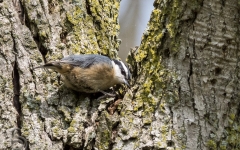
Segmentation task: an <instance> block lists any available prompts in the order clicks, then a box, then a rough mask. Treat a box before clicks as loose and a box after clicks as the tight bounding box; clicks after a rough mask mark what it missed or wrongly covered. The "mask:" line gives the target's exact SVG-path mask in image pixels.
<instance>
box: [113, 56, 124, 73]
mask: <svg viewBox="0 0 240 150" xmlns="http://www.w3.org/2000/svg"><path fill="white" fill-rule="evenodd" d="M113 61H114V63H115V64H116V65H118V66H119V68H120V70H121V74H122V75H124V76H126V75H127V73H126V71H125V69H124V68H123V66H122V64H121V63H120V61H118V60H115V59H113Z"/></svg>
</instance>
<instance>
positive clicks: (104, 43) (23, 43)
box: [0, 0, 119, 149]
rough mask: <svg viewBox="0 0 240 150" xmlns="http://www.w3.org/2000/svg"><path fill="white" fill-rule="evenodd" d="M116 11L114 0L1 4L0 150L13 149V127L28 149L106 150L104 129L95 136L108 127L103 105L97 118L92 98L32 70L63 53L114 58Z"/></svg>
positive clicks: (9, 1) (8, 0)
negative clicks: (26, 143)
mask: <svg viewBox="0 0 240 150" xmlns="http://www.w3.org/2000/svg"><path fill="white" fill-rule="evenodd" d="M118 10H119V0H99V1H98V0H73V1H72V0H63V1H61V0H60V1H58V0H1V1H0V24H1V25H0V32H1V35H0V45H1V49H0V64H1V66H0V68H1V70H0V71H1V74H0V84H1V86H0V88H1V90H0V99H1V103H0V104H1V111H0V112H1V113H0V114H1V119H0V122H1V123H0V126H1V129H0V135H1V136H0V149H12V148H13V147H12V146H13V144H14V143H13V140H12V139H13V137H12V133H11V132H12V129H14V128H20V129H21V134H20V135H18V139H20V137H21V136H22V137H24V138H26V139H27V140H28V145H29V146H28V147H29V149H73V148H79V149H81V148H83V147H85V148H87V149H92V147H93V146H94V147H96V148H97V149H102V148H101V147H103V148H108V147H109V145H110V144H109V143H108V142H111V141H110V140H109V139H107V142H105V143H103V142H102V141H103V140H105V139H104V138H103V137H104V136H110V130H109V131H108V132H104V133H102V132H100V131H101V129H108V128H110V127H111V126H110V125H109V126H108V125H106V123H108V124H109V122H107V121H108V119H110V118H111V116H109V115H108V114H107V111H106V109H105V107H104V106H105V105H106V104H101V106H102V108H104V109H102V110H103V112H102V113H101V111H99V110H98V106H99V103H100V102H99V101H96V100H95V101H92V99H91V100H90V99H89V98H88V97H89V96H91V95H83V94H79V93H76V92H74V91H71V90H68V89H67V88H65V87H63V86H62V83H61V82H60V81H59V79H58V76H57V74H56V73H55V72H51V71H46V70H41V69H39V70H33V67H36V66H38V65H42V64H44V61H45V62H46V61H50V60H58V59H60V58H62V57H63V56H65V55H69V54H79V53H99V54H100V53H101V54H103V55H108V56H110V57H116V54H117V49H118V47H119V40H118V39H117V36H118V34H119V24H118ZM99 118H102V121H99ZM110 120H111V119H110ZM96 122H99V123H98V125H97V123H96ZM113 122H114V121H113ZM98 131H99V132H98ZM102 136H103V137H102Z"/></svg>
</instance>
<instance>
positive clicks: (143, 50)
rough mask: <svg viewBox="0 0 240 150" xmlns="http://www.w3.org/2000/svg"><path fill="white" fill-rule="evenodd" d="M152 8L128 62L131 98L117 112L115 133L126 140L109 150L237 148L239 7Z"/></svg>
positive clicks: (169, 4)
mask: <svg viewBox="0 0 240 150" xmlns="http://www.w3.org/2000/svg"><path fill="white" fill-rule="evenodd" d="M154 6H155V9H154V10H153V12H152V16H151V19H150V22H149V25H148V30H147V31H146V32H145V33H144V35H143V39H142V44H141V46H140V47H139V49H138V52H137V53H136V54H135V55H136V56H135V57H134V59H133V58H132V57H129V62H131V64H132V65H135V67H133V68H135V70H136V71H135V73H136V74H135V75H133V76H137V78H136V84H135V89H136V92H134V93H135V96H134V97H133V101H130V102H129V103H128V105H126V106H125V109H122V111H121V113H122V114H123V112H127V114H125V116H124V119H122V118H120V120H121V123H120V130H119V131H121V128H122V129H124V128H126V131H124V133H126V134H125V136H121V134H119V135H120V137H121V138H120V139H119V142H117V143H116V144H115V145H114V146H115V147H118V148H119V149H125V148H127V147H128V148H130V147H131V148H137V149H139V148H140V149H143V148H146V149H189V150H193V149H240V145H239V143H240V142H239V133H240V132H239V131H240V130H239V127H240V126H239V125H240V124H239V117H240V116H239V110H240V105H239V104H240V98H239V86H238V85H239V54H240V53H239V18H240V16H239V8H240V7H239V2H238V1H236V0H228V1H218V0H210V1H203V0H202V1H201V0H200V1H194V0H182V1H178V0H174V1H161V0H156V1H155V3H154ZM136 62H137V63H136ZM136 66H137V68H136ZM131 104H132V105H131ZM129 105H130V106H129ZM131 106H132V107H131ZM123 108H124V107H123ZM126 124H128V126H126ZM124 138H125V139H124ZM126 138H127V139H128V140H127V142H123V139H124V140H126ZM123 143H124V144H123ZM131 148H130V149H131Z"/></svg>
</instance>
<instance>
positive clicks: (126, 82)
mask: <svg viewBox="0 0 240 150" xmlns="http://www.w3.org/2000/svg"><path fill="white" fill-rule="evenodd" d="M124 83H125V84H126V85H127V87H128V88H129V89H130V85H129V83H128V81H127V80H126V79H125V82H124Z"/></svg>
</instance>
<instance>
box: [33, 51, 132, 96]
mask: <svg viewBox="0 0 240 150" xmlns="http://www.w3.org/2000/svg"><path fill="white" fill-rule="evenodd" d="M37 68H46V69H52V70H54V71H56V72H58V73H60V74H61V75H62V80H63V82H64V84H65V85H66V87H68V88H70V89H72V90H75V91H78V92H84V93H97V92H101V93H103V94H106V95H110V96H112V95H111V94H110V93H107V92H105V91H104V90H107V89H109V88H110V87H112V86H114V85H117V84H125V85H127V86H128V87H130V85H129V83H128V81H129V80H130V78H131V73H130V71H129V69H128V67H127V66H126V65H125V64H124V63H123V62H122V61H120V60H116V59H110V58H109V57H107V56H103V55H98V54H81V55H69V56H66V57H64V58H62V59H61V60H59V61H51V62H48V63H46V64H44V65H42V66H38V67H36V68H34V69H37Z"/></svg>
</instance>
